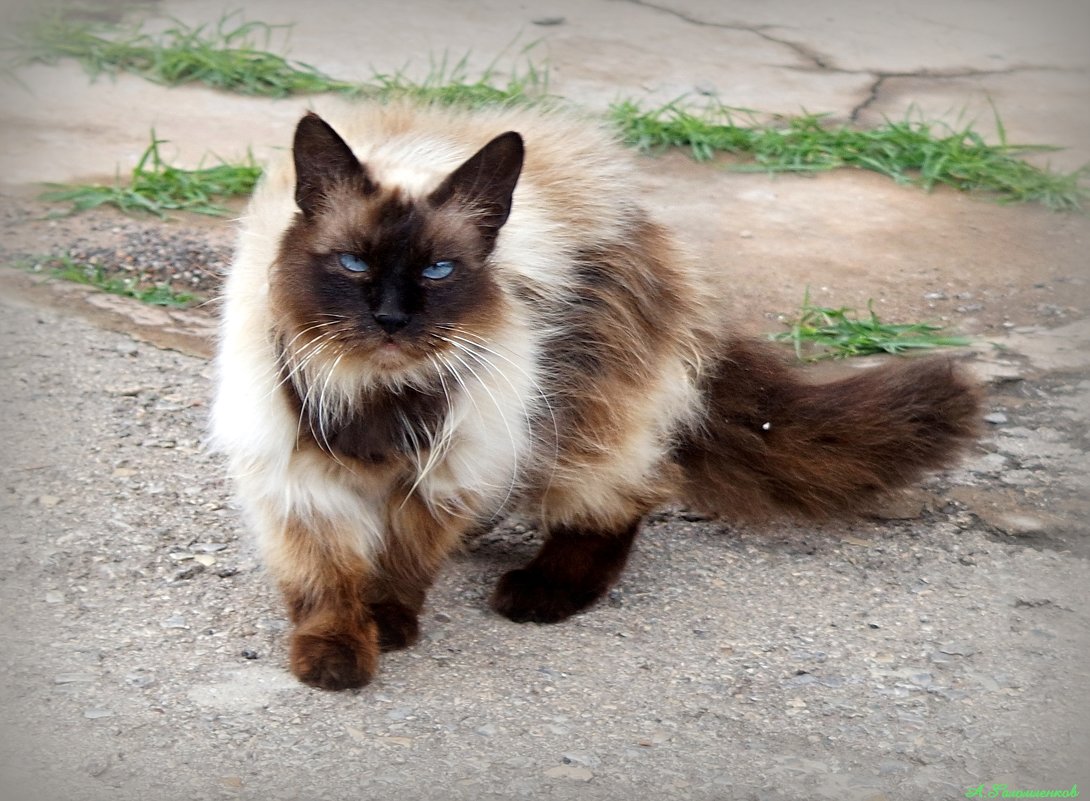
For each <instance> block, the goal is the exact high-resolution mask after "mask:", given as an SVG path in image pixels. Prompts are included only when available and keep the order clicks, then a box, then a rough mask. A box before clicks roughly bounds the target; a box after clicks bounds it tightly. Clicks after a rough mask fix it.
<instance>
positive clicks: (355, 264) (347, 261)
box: [337, 253, 370, 273]
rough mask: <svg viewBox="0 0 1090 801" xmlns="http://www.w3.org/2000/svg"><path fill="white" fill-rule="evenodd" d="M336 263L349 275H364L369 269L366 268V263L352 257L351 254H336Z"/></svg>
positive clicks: (356, 257)
mask: <svg viewBox="0 0 1090 801" xmlns="http://www.w3.org/2000/svg"><path fill="white" fill-rule="evenodd" d="M337 261H339V262H340V263H341V266H342V267H344V269H346V270H348V272H350V273H365V272H367V271H368V270H369V269H370V268H369V267H368V266H367V262H365V261H364V260H363V259H361V258H360V257H359V256H353V255H352V254H351V253H340V254H338V255H337Z"/></svg>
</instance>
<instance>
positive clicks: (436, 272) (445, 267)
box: [420, 259, 454, 281]
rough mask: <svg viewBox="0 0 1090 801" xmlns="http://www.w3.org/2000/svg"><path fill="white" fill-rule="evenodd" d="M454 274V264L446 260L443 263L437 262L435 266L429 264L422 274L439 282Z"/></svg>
mask: <svg viewBox="0 0 1090 801" xmlns="http://www.w3.org/2000/svg"><path fill="white" fill-rule="evenodd" d="M452 272H454V262H452V261H447V260H446V259H444V260H443V261H437V262H435V264H429V265H428V266H427V267H425V268H424V269H423V271H422V272H421V273H420V274H421V275H422V276H424V277H425V278H430V279H431V280H433V281H438V280H440V279H443V278H446V277H447V276H449V275H450V274H451V273H452Z"/></svg>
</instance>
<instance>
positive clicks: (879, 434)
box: [676, 341, 981, 518]
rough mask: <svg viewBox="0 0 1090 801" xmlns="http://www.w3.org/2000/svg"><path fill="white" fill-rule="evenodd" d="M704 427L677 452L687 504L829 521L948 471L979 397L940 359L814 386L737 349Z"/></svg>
mask: <svg viewBox="0 0 1090 801" xmlns="http://www.w3.org/2000/svg"><path fill="white" fill-rule="evenodd" d="M704 395H705V399H706V404H707V414H706V417H705V419H704V421H703V425H702V426H701V427H700V428H699V429H698V430H695V431H692V432H690V433H689V435H688V436H686V437H685V438H684V439H683V441H682V442H681V443H679V445H678V448H677V451H676V458H677V461H678V464H679V465H680V467H681V470H682V475H683V479H682V493H681V498H680V499H679V500H681V501H682V502H684V503H687V504H688V505H690V506H691V507H693V508H694V509H700V510H702V511H706V512H711V513H714V514H718V515H723V516H726V517H749V518H752V517H765V516H768V515H771V514H776V513H780V514H782V513H785V512H786V513H789V514H792V513H793V514H800V515H805V516H807V517H817V518H821V517H830V516H838V515H845V514H851V513H853V512H857V511H862V510H864V509H866V507H868V506H869V505H871V504H872V503H873V502H874V501H875V500H876V498H877V497H878V496H881V495H882V494H883V493H886V492H889V491H890V490H894V489H897V488H899V487H903V486H905V485H907V484H910V483H911V482H913V481H915V480H916V479H918V478H919V477H920V476H921V475H922V474H923V473H925V472H926V471H928V470H934V469H937V468H941V467H944V466H947V465H949V464H950V463H951V462H952V461H953V460H954V459H955V458H956V457H957V456H958V455H959V454H960V452H961V451H962V450H963V449H964V448H965V447H966V446H967V445H968V444H969V443H970V442H972V440H973V439H974V438H975V437H976V436H977V434H978V425H979V419H980V402H981V395H980V391H979V389H978V388H977V387H976V386H975V385H974V384H973V383H972V382H970V381H969V380H968V379H967V378H966V377H965V376H964V375H963V374H962V373H961V372H960V371H959V370H958V369H957V368H956V367H955V365H954V364H953V363H952V362H951V361H949V360H947V359H941V358H927V359H914V360H905V361H900V362H895V363H891V364H886V365H882V366H880V367H876V368H873V369H867V370H864V371H862V372H860V373H859V374H858V375H853V376H851V377H848V378H844V379H840V380H837V381H831V382H828V383H823V384H813V383H806V382H805V381H804V380H802V379H800V378H799V377H798V376H796V374H795V373H794V371H793V370H792V369H790V368H788V367H787V366H786V365H785V364H784V363H783V361H782V359H781V358H780V355H779V353H778V352H777V351H775V350H773V349H771V348H770V347H769V346H765V345H763V343H756V342H746V341H733V342H730V343H728V344H727V345H726V346H725V348H724V352H723V354H722V357H721V358H720V359H719V360H718V361H717V362H716V363H715V364H714V365H713V366H712V369H711V370H709V372H708V375H707V376H706V379H705V384H704Z"/></svg>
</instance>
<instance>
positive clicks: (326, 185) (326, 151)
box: [292, 112, 375, 219]
mask: <svg viewBox="0 0 1090 801" xmlns="http://www.w3.org/2000/svg"><path fill="white" fill-rule="evenodd" d="M292 156H293V158H294V159H295V204H296V205H297V206H298V207H299V210H300V211H302V212H303V216H305V217H307V218H308V219H309V218H311V217H313V216H314V215H315V213H316V212H317V211H318V209H319V208H320V207H321V204H322V199H323V198H324V197H326V196H327V195H328V194H329V191H330V190H331V189H333V188H334V187H336V186H343V185H346V184H347V185H348V186H353V187H356V188H357V190H358V191H359V192H360V193H361V194H364V195H369V194H371V193H372V192H374V191H375V184H374V182H373V181H372V180H371V177H370V176H369V175H368V174H367V169H366V168H365V167H364V166H363V165H362V164H360V161H359V159H357V158H356V155H355V154H354V153H353V152H352V148H350V147H349V146H348V143H347V142H345V141H344V140H343V139H341V137H340V136H339V135H338V134H337V132H336V131H334V130H333V128H332V127H331V126H330V125H329V123H327V122H326V121H325V120H323V119H322V118H321V117H319V116H318V115H317V114H315V113H314V112H308V113H307V115H306V116H305V117H303V119H301V120H300V121H299V125H298V126H296V128H295V141H294V142H293V144H292Z"/></svg>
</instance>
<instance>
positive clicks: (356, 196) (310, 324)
mask: <svg viewBox="0 0 1090 801" xmlns="http://www.w3.org/2000/svg"><path fill="white" fill-rule="evenodd" d="M522 156H523V147H522V140H521V138H520V137H519V136H518V134H515V133H507V134H503V135H502V136H499V137H497V138H496V139H494V140H492V141H491V142H490V143H489V144H487V145H486V146H485V147H484V148H482V149H481V150H480V151H479V152H478V153H477V154H476V155H474V156H473V157H472V158H471V159H469V160H468V161H467V162H466V163H465V164H463V165H462V166H461V167H459V168H458V169H457V170H455V171H454V172H453V173H451V175H449V176H448V177H447V178H446V179H445V180H444V181H443V182H441V183H440V185H439V186H438V187H437V188H436V189H435V190H434V191H432V192H431V193H430V194H429V195H428V196H427V197H422V198H421V197H410V196H407V195H405V194H403V193H402V192H399V191H398V190H397V189H396V188H387V187H384V186H381V185H380V184H378V183H376V182H375V181H374V180H373V178H372V177H371V175H370V174H369V173H368V170H367V167H366V166H365V165H361V164H360V162H359V161H358V160H357V159H356V157H355V156H354V154H353V153H352V151H351V150H350V149H349V147H348V145H347V144H345V142H344V141H343V140H342V139H341V138H340V137H339V136H338V135H337V134H336V133H335V132H334V131H333V129H332V128H330V127H329V126H328V125H327V124H326V123H325V122H324V121H322V120H321V119H320V118H318V117H317V116H315V115H308V116H307V117H304V118H303V120H302V122H300V124H299V127H298V129H297V131H296V136H295V144H294V159H295V166H296V192H295V197H296V203H297V205H298V206H299V213H298V214H297V215H296V219H295V221H294V222H293V224H292V226H291V227H290V228H289V230H288V231H287V233H286V234H285V236H284V239H283V242H282V245H281V251H280V257H279V259H278V261H277V264H276V266H275V268H274V270H273V274H272V277H271V281H272V287H271V289H272V301H273V304H274V311H275V314H276V316H277V320H278V326H279V327H280V335H281V337H282V341H283V345H284V346H285V347H286V348H287V350H288V351H289V354H288V355H289V357H290V360H291V361H292V362H293V363H300V362H303V361H307V362H310V363H313V364H315V365H319V366H320V365H321V364H323V363H325V364H329V363H330V361H331V360H333V359H338V358H339V359H341V360H342V362H344V363H345V364H346V366H347V365H348V364H351V366H352V367H353V368H354V369H362V370H365V371H368V372H369V373H371V374H373V375H374V376H375V377H376V378H377V379H379V380H381V379H382V377H384V376H388V377H390V378H391V379H392V380H396V379H397V377H398V375H399V374H402V373H408V372H412V371H418V372H419V371H420V370H421V368H424V369H425V370H427V368H428V367H429V366H430V367H432V368H437V369H438V368H441V367H442V366H443V365H444V360H448V361H447V366H448V367H449V366H450V362H449V360H450V359H456V358H457V356H456V355H454V354H456V353H457V351H458V350H459V347H458V344H457V343H458V342H459V338H463V339H486V338H487V337H488V334H489V331H490V330H491V329H492V328H493V327H494V326H496V325H499V324H501V321H502V315H503V308H502V299H501V293H500V291H499V288H498V286H497V284H496V282H495V278H494V276H493V275H492V273H491V270H490V269H489V266H488V256H489V255H490V253H491V251H492V248H493V245H494V243H495V240H496V236H497V234H498V233H499V230H500V228H501V227H502V226H503V224H504V222H505V221H506V220H507V217H508V215H509V213H510V209H511V195H512V192H513V191H514V187H515V183H516V181H517V180H518V175H519V172H520V170H521V166H522ZM452 340H453V341H452ZM312 372H315V371H312ZM433 372H434V371H433Z"/></svg>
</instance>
